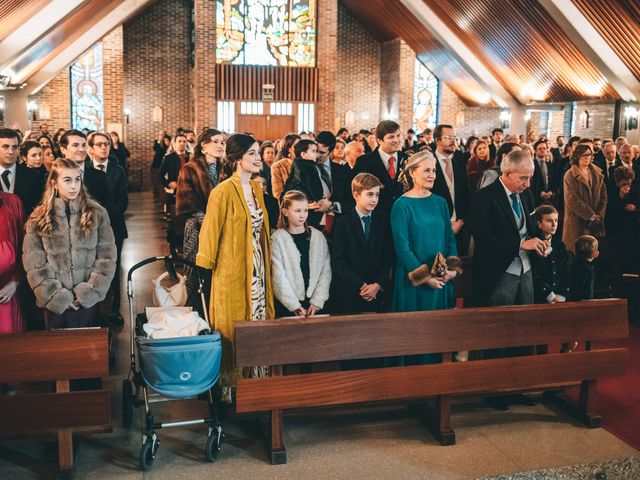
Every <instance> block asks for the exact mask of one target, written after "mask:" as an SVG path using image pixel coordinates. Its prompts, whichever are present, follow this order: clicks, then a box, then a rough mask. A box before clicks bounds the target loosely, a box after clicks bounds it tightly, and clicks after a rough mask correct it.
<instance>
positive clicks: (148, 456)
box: [138, 434, 160, 472]
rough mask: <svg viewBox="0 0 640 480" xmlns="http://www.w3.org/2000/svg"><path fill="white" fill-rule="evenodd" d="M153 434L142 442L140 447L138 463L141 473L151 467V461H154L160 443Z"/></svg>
mask: <svg viewBox="0 0 640 480" xmlns="http://www.w3.org/2000/svg"><path fill="white" fill-rule="evenodd" d="M155 437H156V436H155V434H154V435H152V436H150V437H149V438H148V439H147V440H145V441H144V443H143V444H142V447H140V454H139V455H138V463H139V464H140V469H141V470H142V471H145V472H146V471H147V470H149V469H150V468H151V465H153V461H154V460H155V459H156V452H157V451H158V446H159V445H160V442H159V441H158V440H156V438H155Z"/></svg>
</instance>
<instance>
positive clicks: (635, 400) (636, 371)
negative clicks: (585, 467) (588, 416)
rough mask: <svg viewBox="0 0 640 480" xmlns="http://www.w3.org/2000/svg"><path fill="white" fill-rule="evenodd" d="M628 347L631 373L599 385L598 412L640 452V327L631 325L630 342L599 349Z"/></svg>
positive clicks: (600, 381)
mask: <svg viewBox="0 0 640 480" xmlns="http://www.w3.org/2000/svg"><path fill="white" fill-rule="evenodd" d="M627 344H628V348H629V369H628V370H627V373H626V374H625V375H623V376H621V377H617V378H611V379H606V380H599V381H598V393H597V397H596V398H597V401H598V408H597V410H596V411H597V412H598V413H600V414H601V415H602V423H603V426H604V428H605V429H606V430H607V431H609V432H611V433H613V434H614V435H615V436H616V437H618V438H620V439H622V440H624V441H625V442H627V443H628V444H630V445H632V446H633V447H635V448H637V449H638V450H640V327H639V326H637V325H634V324H630V325H629V340H628V342H627V341H618V342H606V344H605V343H604V342H598V344H597V345H595V348H603V347H618V346H620V347H623V346H625V345H627Z"/></svg>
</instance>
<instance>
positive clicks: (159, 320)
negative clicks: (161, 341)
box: [143, 308, 211, 338]
mask: <svg viewBox="0 0 640 480" xmlns="http://www.w3.org/2000/svg"><path fill="white" fill-rule="evenodd" d="M157 310H158V311H156V312H154V313H153V315H150V316H148V317H147V323H145V324H144V326H143V328H144V331H145V333H146V334H147V337H149V338H175V337H195V336H197V335H198V333H200V332H201V331H203V330H207V331H211V327H210V326H209V324H208V323H207V322H206V321H205V320H203V319H202V318H200V317H199V316H198V312H189V311H184V310H182V311H180V310H178V311H175V310H174V311H171V309H166V311H163V310H165V309H162V308H160V309H157Z"/></svg>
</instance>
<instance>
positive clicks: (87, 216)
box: [29, 158, 96, 237]
mask: <svg viewBox="0 0 640 480" xmlns="http://www.w3.org/2000/svg"><path fill="white" fill-rule="evenodd" d="M64 169H72V170H78V172H80V167H79V166H78V164H77V163H76V162H74V161H73V160H67V159H66V158H58V159H57V160H55V161H54V162H53V164H52V165H51V172H50V173H49V177H48V178H47V186H46V189H45V191H44V194H43V195H42V201H41V202H40V203H39V204H38V206H37V207H36V208H35V209H34V210H33V213H32V214H31V215H30V216H29V223H30V224H31V225H34V226H35V230H36V232H37V233H38V235H40V236H42V237H50V236H51V233H52V232H53V223H54V221H55V220H54V219H55V212H54V209H53V203H54V200H55V199H56V197H57V196H58V189H57V188H56V186H55V185H56V182H57V181H58V178H59V177H60V175H61V173H62V170H64ZM78 198H79V199H80V231H81V232H82V233H83V234H84V236H85V237H88V236H89V235H90V234H91V232H92V231H93V228H94V227H95V224H96V204H95V203H94V202H93V201H92V200H91V197H90V196H89V194H88V193H87V191H86V190H85V188H84V184H83V185H82V188H81V189H80V193H78Z"/></svg>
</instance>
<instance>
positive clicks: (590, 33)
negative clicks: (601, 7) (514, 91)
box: [538, 0, 640, 101]
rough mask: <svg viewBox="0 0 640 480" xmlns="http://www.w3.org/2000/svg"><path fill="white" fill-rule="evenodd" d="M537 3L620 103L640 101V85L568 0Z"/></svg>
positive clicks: (548, 0)
mask: <svg viewBox="0 0 640 480" xmlns="http://www.w3.org/2000/svg"><path fill="white" fill-rule="evenodd" d="M538 1H539V2H540V4H541V5H542V6H543V7H544V8H545V10H546V11H547V12H548V13H549V15H550V16H552V17H553V18H555V20H556V22H558V24H559V25H560V27H561V28H562V30H563V31H564V33H565V34H566V35H567V36H568V37H569V38H570V39H571V41H572V42H573V43H574V44H575V45H576V46H577V47H578V48H579V49H580V50H581V52H582V53H583V54H584V55H585V56H586V57H587V58H588V59H589V60H590V61H591V62H592V63H593V65H594V66H595V67H596V68H597V69H598V70H600V71H601V72H602V74H603V75H604V76H605V77H606V78H607V80H608V81H609V83H610V84H611V86H612V87H613V88H614V89H615V90H616V92H618V94H619V95H620V97H621V98H622V99H623V100H626V101H637V100H638V99H640V82H639V81H638V79H637V78H636V75H634V73H633V72H632V71H631V70H630V69H629V68H628V67H627V65H625V63H624V62H623V61H622V59H621V58H620V56H619V55H618V54H617V53H616V52H615V51H614V50H613V49H612V48H611V47H610V46H609V44H608V43H607V42H606V41H605V39H604V38H603V37H602V35H601V34H600V33H599V32H598V30H597V29H596V28H595V27H594V26H593V24H592V23H591V21H590V20H589V19H587V18H586V17H585V16H584V15H583V13H582V12H581V11H580V9H579V8H577V7H576V5H575V4H574V3H573V2H572V1H571V0H538ZM620 21H622V19H621V20H620Z"/></svg>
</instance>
